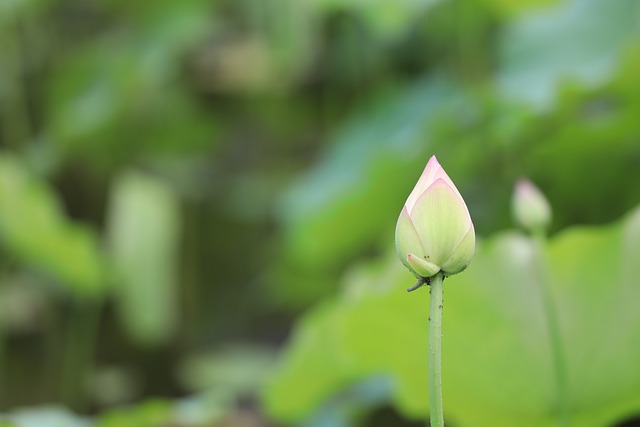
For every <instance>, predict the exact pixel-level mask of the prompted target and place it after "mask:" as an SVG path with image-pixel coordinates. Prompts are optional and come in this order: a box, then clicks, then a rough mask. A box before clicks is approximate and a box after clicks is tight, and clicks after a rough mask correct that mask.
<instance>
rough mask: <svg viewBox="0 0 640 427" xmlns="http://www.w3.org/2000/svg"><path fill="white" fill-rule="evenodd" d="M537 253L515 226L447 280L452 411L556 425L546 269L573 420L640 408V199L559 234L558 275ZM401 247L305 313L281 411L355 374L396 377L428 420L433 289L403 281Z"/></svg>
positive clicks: (275, 404) (410, 411)
mask: <svg viewBox="0 0 640 427" xmlns="http://www.w3.org/2000/svg"><path fill="white" fill-rule="evenodd" d="M535 251H536V249H535V246H534V245H533V244H532V242H531V240H530V239H528V238H527V237H525V236H523V235H520V234H517V233H504V234H501V235H498V236H496V237H494V238H492V239H488V240H487V241H485V242H483V243H482V244H480V245H479V247H478V250H477V254H476V257H475V259H474V261H473V262H472V264H471V266H470V268H469V270H468V271H467V272H465V273H463V274H459V275H456V276H453V277H451V278H449V279H447V281H446V283H445V301H446V307H445V314H444V324H445V327H444V335H443V372H444V373H443V378H444V384H443V387H444V391H443V393H444V395H445V396H446V398H445V414H446V415H447V418H449V419H450V420H451V422H456V424H457V425H461V426H477V427H481V426H495V425H522V426H551V425H554V423H555V421H554V419H553V413H554V396H555V393H554V390H553V386H554V380H553V373H552V366H551V360H550V357H551V350H550V348H549V337H548V335H547V329H546V324H545V318H544V310H543V307H542V302H541V294H540V286H542V283H541V280H544V281H549V283H550V285H551V289H552V292H553V296H554V299H555V301H556V304H557V307H558V313H559V316H560V325H561V331H562V336H563V342H564V345H565V352H566V355H567V359H568V369H569V385H570V405H571V409H572V412H573V424H572V425H575V426H585V427H590V426H594V427H595V426H604V425H610V424H611V423H613V422H615V421H619V420H620V419H622V418H624V417H626V416H628V415H629V414H634V413H640V368H639V366H638V364H637V360H638V359H639V358H640V346H639V345H638V343H639V342H638V341H637V340H636V339H635V337H638V336H640V313H639V312H638V310H637V309H636V307H635V298H634V295H635V294H636V293H637V285H638V280H637V277H636V274H635V272H636V270H637V269H636V264H637V260H638V259H640V209H636V210H635V211H634V212H633V213H632V214H631V215H629V216H628V217H627V218H626V219H625V220H624V221H621V222H620V223H618V224H615V225H612V226H608V227H598V228H596V227H593V228H586V227H585V228H575V229H570V230H568V231H566V232H564V233H562V234H560V235H558V236H557V237H556V238H554V239H553V240H552V241H550V243H549V246H548V251H547V253H546V254H545V257H548V258H547V259H548V260H549V265H548V274H547V275H545V274H544V273H543V271H542V270H541V269H539V268H538V264H537V261H536V259H537V255H536V252H535ZM393 258H395V257H390V258H389V259H388V260H386V259H385V260H384V262H383V265H382V267H376V268H369V269H368V271H367V270H362V271H361V272H359V273H357V274H356V275H355V276H352V277H351V278H350V279H348V283H347V285H348V286H347V288H346V289H345V291H344V293H343V295H342V296H341V298H340V299H338V300H337V301H335V302H334V303H333V304H330V305H327V304H324V305H322V306H321V308H319V309H317V310H315V311H314V312H312V313H311V314H310V315H308V316H307V317H306V318H305V320H304V321H303V323H302V324H301V325H300V327H299V328H298V330H297V332H296V334H295V336H294V339H293V341H292V343H291V347H290V350H289V352H288V354H287V362H288V363H287V364H286V365H284V366H283V367H282V369H281V371H280V372H279V374H278V375H277V376H276V377H275V380H274V382H273V384H272V387H271V389H270V390H269V392H268V393H267V395H266V397H267V400H266V402H267V405H268V408H269V410H270V412H271V413H272V414H273V415H274V416H277V417H278V418H279V419H282V420H287V421H292V420H300V419H302V418H304V416H306V415H309V414H310V412H311V411H313V410H314V408H316V407H317V405H318V404H319V403H320V402H322V401H323V400H324V399H326V397H327V396H329V395H331V394H333V393H336V392H337V391H338V390H340V389H341V388H342V387H343V386H344V384H345V383H346V382H348V381H353V379H354V378H356V377H361V376H363V375H365V374H367V375H374V374H375V375H380V374H386V375H388V376H389V377H390V378H391V379H392V380H393V381H394V384H395V387H396V388H395V395H394V396H395V404H396V405H397V407H398V408H399V409H400V410H401V411H402V412H403V413H404V414H405V415H407V416H408V417H411V418H426V416H427V414H428V401H429V400H428V396H427V389H428V387H427V368H426V366H427V338H428V337H427V333H428V328H427V316H428V295H427V292H422V293H419V294H416V295H414V294H411V295H409V294H407V293H406V292H405V291H404V288H406V287H407V286H408V285H411V284H412V283H413V280H412V276H411V275H410V274H408V273H407V272H406V271H405V270H404V269H403V268H402V266H401V265H400V263H399V262H398V261H397V260H396V259H393ZM380 268H382V271H380ZM328 325H331V327H330V328H328V327H327V326H328ZM316 348H317V350H315V351H314V349H316ZM320 348H322V349H323V352H324V353H323V352H321V351H320ZM327 351H328V352H329V353H328V356H327V357H323V356H325V354H326V352H327ZM470 358H471V359H470ZM328 373H331V374H330V375H328Z"/></svg>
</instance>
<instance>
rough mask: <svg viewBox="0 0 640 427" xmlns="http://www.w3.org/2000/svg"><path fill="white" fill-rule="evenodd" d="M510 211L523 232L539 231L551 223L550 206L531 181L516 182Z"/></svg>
mask: <svg viewBox="0 0 640 427" xmlns="http://www.w3.org/2000/svg"><path fill="white" fill-rule="evenodd" d="M511 210H512V212H513V216H514V218H515V220H516V222H517V223H518V224H519V225H520V226H521V227H522V228H524V229H525V230H527V231H529V232H531V231H540V230H544V229H546V228H547V227H548V226H549V223H550V222H551V206H550V205H549V202H548V201H547V199H546V197H544V194H542V192H541V191H540V190H539V189H538V187H536V186H535V185H534V184H533V183H532V182H531V181H529V180H526V179H521V180H519V181H518V182H517V184H516V186H515V188H514V191H513V198H512V199H511Z"/></svg>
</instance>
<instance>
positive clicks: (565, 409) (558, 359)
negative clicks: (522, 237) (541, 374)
mask: <svg viewBox="0 0 640 427" xmlns="http://www.w3.org/2000/svg"><path fill="white" fill-rule="evenodd" d="M532 239H533V244H534V250H535V252H534V256H535V257H536V259H535V261H534V262H535V264H536V265H534V267H535V271H538V272H539V280H538V282H539V291H540V295H541V298H542V303H543V305H544V311H545V317H546V319H547V328H548V332H549V340H550V345H551V352H552V359H553V369H554V378H555V382H556V383H555V389H556V401H555V405H554V408H553V410H554V413H555V414H556V417H557V418H556V419H557V425H558V427H569V426H570V425H571V415H570V414H571V412H570V410H569V387H568V386H569V384H568V378H567V367H566V359H565V352H564V347H563V344H562V334H561V332H560V324H559V321H558V312H557V309H556V302H555V300H554V298H553V294H552V292H551V284H550V283H549V280H548V277H549V269H548V263H547V260H546V258H545V253H546V251H545V248H546V244H547V240H546V236H545V233H544V231H542V230H538V231H537V232H534V233H533V234H532Z"/></svg>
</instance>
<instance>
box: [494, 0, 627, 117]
mask: <svg viewBox="0 0 640 427" xmlns="http://www.w3.org/2000/svg"><path fill="white" fill-rule="evenodd" d="M637 5H638V3H637V1H636V0H619V1H615V2H611V1H608V0H568V1H563V2H560V3H558V4H556V5H553V6H552V7H548V8H545V9H541V10H537V11H535V12H533V13H529V14H527V15H524V16H523V17H521V18H520V19H516V20H513V21H512V22H510V23H509V24H508V25H507V26H506V28H505V29H504V30H503V33H502V35H501V37H500V43H499V63H500V65H499V69H498V73H497V78H496V82H497V87H498V90H499V91H500V93H501V94H503V95H505V96H506V97H509V98H513V99H518V100H521V101H525V102H527V103H530V104H532V105H536V106H538V107H549V106H551V105H553V102H554V99H555V97H556V91H557V88H558V86H559V84H560V83H563V82H564V81H567V80H572V81H573V80H575V81H579V82H580V83H581V84H584V85H597V84H601V83H602V82H606V81H607V80H608V79H609V78H610V77H611V74H612V73H613V72H614V71H615V70H616V67H617V65H618V63H619V58H620V54H621V52H623V51H624V47H625V44H626V43H628V42H629V41H630V40H632V39H633V38H634V37H637V36H638V24H637Z"/></svg>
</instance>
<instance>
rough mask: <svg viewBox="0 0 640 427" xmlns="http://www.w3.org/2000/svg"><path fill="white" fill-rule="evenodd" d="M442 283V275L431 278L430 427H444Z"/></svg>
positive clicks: (438, 274) (440, 273)
mask: <svg viewBox="0 0 640 427" xmlns="http://www.w3.org/2000/svg"><path fill="white" fill-rule="evenodd" d="M442 281H443V273H442V272H439V273H437V274H436V275H435V276H433V277H431V278H430V280H429V282H430V287H429V289H430V294H431V304H430V305H431V306H430V309H429V405H430V410H431V415H430V417H429V419H430V421H431V427H442V426H444V416H443V414H442V354H441V342H442V302H443V300H442Z"/></svg>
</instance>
